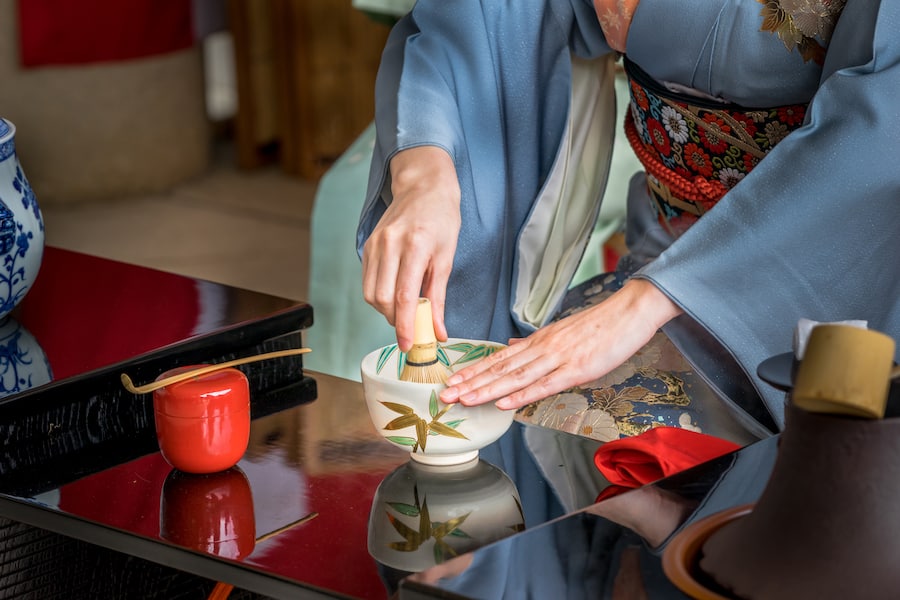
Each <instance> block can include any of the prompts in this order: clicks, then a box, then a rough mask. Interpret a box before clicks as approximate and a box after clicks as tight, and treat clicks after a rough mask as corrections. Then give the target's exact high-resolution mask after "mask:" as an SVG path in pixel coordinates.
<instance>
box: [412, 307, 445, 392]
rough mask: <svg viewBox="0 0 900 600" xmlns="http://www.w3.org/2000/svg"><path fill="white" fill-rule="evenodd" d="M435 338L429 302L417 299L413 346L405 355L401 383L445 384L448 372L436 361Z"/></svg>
mask: <svg viewBox="0 0 900 600" xmlns="http://www.w3.org/2000/svg"><path fill="white" fill-rule="evenodd" d="M437 349H438V347H437V338H436V337H435V335H434V321H433V320H432V317H431V301H430V300H429V299H428V298H419V304H418V305H417V306H416V324H415V330H414V331H413V346H412V348H411V349H410V351H409V352H408V353H407V355H406V364H404V365H403V370H402V371H400V380H401V381H412V382H414V383H446V382H447V377H449V376H450V370H449V369H448V368H447V367H446V366H444V364H443V363H442V362H441V361H440V360H438V352H437Z"/></svg>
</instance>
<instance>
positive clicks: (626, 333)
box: [441, 279, 682, 409]
mask: <svg viewBox="0 0 900 600" xmlns="http://www.w3.org/2000/svg"><path fill="white" fill-rule="evenodd" d="M681 312H682V311H681V309H680V308H679V307H678V306H677V305H676V304H675V303H674V302H672V301H671V300H670V299H669V298H668V297H667V296H666V295H665V294H663V293H662V292H661V291H660V290H659V289H658V288H657V287H656V286H655V285H653V284H652V283H650V282H649V281H646V280H643V279H631V280H629V281H627V282H626V283H625V285H624V286H622V289H620V290H619V291H617V292H615V293H614V294H612V295H611V296H610V297H609V298H607V299H606V300H604V301H603V302H601V303H600V304H598V305H596V306H592V307H591V308H587V309H585V310H583V311H581V312H578V313H576V314H574V315H572V316H569V317H566V318H564V319H561V320H559V321H556V322H554V323H551V324H550V325H547V326H545V327H542V328H541V329H539V330H537V331H536V332H534V333H533V334H531V335H530V336H528V337H527V338H525V339H522V340H518V341H511V344H510V346H509V347H507V348H505V349H503V350H501V351H500V352H496V353H494V354H492V355H491V356H488V357H487V358H485V359H483V360H481V361H478V362H477V363H475V364H474V365H472V366H470V367H467V368H465V369H462V370H460V371H459V372H457V373H455V374H454V375H452V376H451V377H450V379H449V380H448V381H447V384H448V386H449V387H447V389H445V390H444V391H443V392H441V400H443V401H444V402H460V403H462V404H465V405H475V404H484V403H486V402H491V401H494V400H496V401H497V407H498V408H502V409H515V408H520V407H522V406H525V405H526V404H529V403H531V402H535V401H537V400H542V399H544V398H547V397H548V396H552V395H553V394H556V393H558V392H561V391H563V390H566V389H568V388H570V387H573V386H576V385H580V384H583V383H586V382H588V381H592V380H594V379H597V378H599V377H602V376H603V375H606V374H607V373H609V372H610V371H612V370H613V369H615V368H616V367H618V366H619V365H621V364H622V363H623V362H625V361H626V360H627V359H628V358H630V357H631V355H633V354H634V353H635V352H637V351H638V350H640V349H641V348H642V347H643V346H644V345H645V344H646V343H647V342H649V341H650V339H651V338H652V337H653V335H654V334H655V333H656V331H657V330H658V329H659V328H660V327H662V326H663V325H664V324H665V323H667V322H668V321H669V320H671V319H673V318H674V317H676V316H678V315H679V314H681Z"/></svg>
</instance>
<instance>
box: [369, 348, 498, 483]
mask: <svg viewBox="0 0 900 600" xmlns="http://www.w3.org/2000/svg"><path fill="white" fill-rule="evenodd" d="M503 347H504V346H503V345H502V344H497V343H495V342H485V341H481V340H468V339H461V338H451V339H449V340H447V341H446V342H443V343H439V344H438V359H439V360H440V361H441V362H442V363H443V364H444V365H445V366H446V367H447V368H448V369H449V370H450V371H451V372H453V371H457V370H459V369H462V368H463V367H466V366H468V365H470V364H472V363H474V362H475V361H477V360H480V359H482V358H484V357H485V356H488V355H489V354H492V353H493V352H496V351H497V350H500V349H502V348H503ZM405 361H406V354H405V353H403V352H401V351H400V349H399V348H398V347H397V345H396V344H391V345H388V346H383V347H381V348H379V349H378V350H374V351H373V352H370V353H369V354H367V355H366V356H365V358H363V360H362V363H361V365H360V371H361V372H362V383H363V393H364V394H365V398H366V406H367V407H368V409H369V415H370V416H371V418H372V423H373V424H374V425H375V429H376V430H378V433H380V434H381V435H382V436H383V437H384V438H385V439H386V440H387V441H389V442H391V443H392V444H394V445H395V446H397V447H399V448H403V449H405V450H408V451H409V453H410V457H411V458H412V459H414V460H416V461H419V462H421V463H424V464H429V465H456V464H461V463H464V462H468V461H470V460H473V459H474V458H476V457H477V456H478V451H479V450H480V449H481V448H484V447H485V446H487V445H488V444H490V443H492V442H494V441H496V440H497V439H499V438H500V436H502V435H503V434H504V433H506V430H507V429H509V426H510V425H511V424H512V421H513V417H514V416H515V411H513V410H500V409H499V408H497V407H496V405H495V404H494V403H493V402H489V403H487V404H481V405H478V406H464V405H463V404H460V403H454V404H445V403H443V402H441V400H440V398H439V397H438V395H439V394H440V392H441V390H443V389H444V388H445V387H447V386H446V385H445V384H443V383H416V382H411V381H402V380H400V372H401V371H402V370H403V366H404V364H405Z"/></svg>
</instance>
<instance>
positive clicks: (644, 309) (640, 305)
mask: <svg viewBox="0 0 900 600" xmlns="http://www.w3.org/2000/svg"><path fill="white" fill-rule="evenodd" d="M618 293H620V294H622V295H623V296H625V298H624V299H625V301H626V302H627V303H628V304H629V310H630V311H633V314H637V315H641V317H642V319H644V320H646V321H649V322H650V323H652V324H653V326H654V328H655V329H659V328H660V327H662V326H663V325H665V324H666V323H668V322H669V321H671V320H672V319H674V318H675V317H677V316H679V315H681V314H682V313H684V310H682V308H681V307H680V306H678V305H677V304H675V303H674V302H673V301H672V299H671V298H669V297H668V296H667V295H666V294H665V293H663V291H662V290H660V289H659V288H658V287H656V285H655V284H654V283H652V282H651V281H649V280H647V279H641V278H632V279H629V280H628V281H626V282H625V285H623V286H622V289H621V290H619V292H618Z"/></svg>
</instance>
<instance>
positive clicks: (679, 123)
mask: <svg viewBox="0 0 900 600" xmlns="http://www.w3.org/2000/svg"><path fill="white" fill-rule="evenodd" d="M660 118H661V119H662V123H663V126H664V127H665V128H666V131H668V132H669V135H670V136H672V139H673V140H675V141H676V142H678V143H679V144H683V143H685V142H686V141H687V140H688V126H687V122H686V121H685V120H684V117H682V116H681V115H680V114H678V111H677V110H675V109H674V108H672V107H671V106H663V108H662V111H661V113H660Z"/></svg>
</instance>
